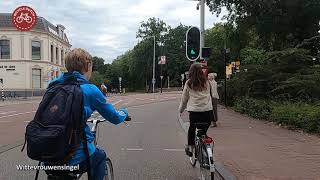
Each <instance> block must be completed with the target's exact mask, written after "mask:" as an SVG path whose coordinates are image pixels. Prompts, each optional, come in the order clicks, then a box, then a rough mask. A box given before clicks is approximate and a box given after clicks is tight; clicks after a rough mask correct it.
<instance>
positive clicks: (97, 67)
mask: <svg viewBox="0 0 320 180" xmlns="http://www.w3.org/2000/svg"><path fill="white" fill-rule="evenodd" d="M92 59H93V60H92V61H93V67H92V71H99V72H100V73H103V72H102V67H103V65H104V59H103V58H99V57H97V56H94V57H93V58H92Z"/></svg>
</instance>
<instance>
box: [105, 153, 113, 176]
mask: <svg viewBox="0 0 320 180" xmlns="http://www.w3.org/2000/svg"><path fill="white" fill-rule="evenodd" d="M106 165H107V166H106V177H105V180H114V174H113V166H112V162H111V160H110V159H109V158H107V162H106Z"/></svg>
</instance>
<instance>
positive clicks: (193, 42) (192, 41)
mask: <svg viewBox="0 0 320 180" xmlns="http://www.w3.org/2000/svg"><path fill="white" fill-rule="evenodd" d="M200 38H201V37H200V30H199V28H197V27H191V28H190V29H188V31H187V33H186V43H187V45H186V57H187V58H188V59H189V60H190V61H196V60H197V59H198V58H199V57H200Z"/></svg>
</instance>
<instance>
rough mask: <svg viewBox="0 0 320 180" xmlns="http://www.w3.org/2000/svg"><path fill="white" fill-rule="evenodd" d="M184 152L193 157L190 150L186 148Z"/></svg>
mask: <svg viewBox="0 0 320 180" xmlns="http://www.w3.org/2000/svg"><path fill="white" fill-rule="evenodd" d="M184 151H185V152H186V155H187V156H189V157H192V155H193V153H192V152H190V151H189V149H188V148H185V149H184Z"/></svg>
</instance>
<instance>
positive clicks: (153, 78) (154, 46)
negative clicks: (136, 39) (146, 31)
mask: <svg viewBox="0 0 320 180" xmlns="http://www.w3.org/2000/svg"><path fill="white" fill-rule="evenodd" d="M155 70H156V36H153V71H152V93H154V85H155V83H156V82H155V80H156V79H155Z"/></svg>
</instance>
